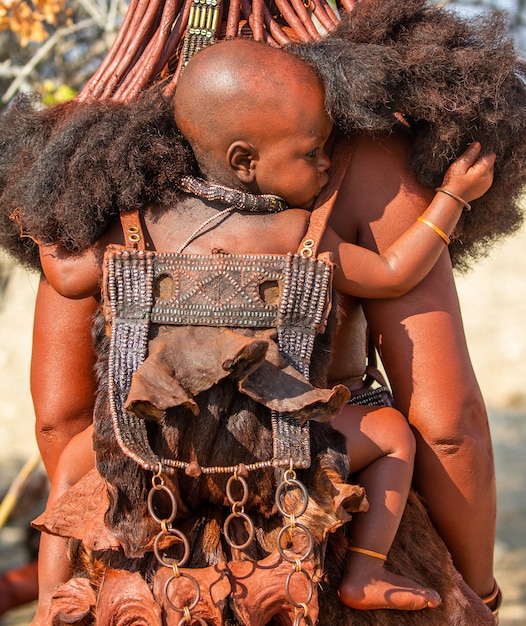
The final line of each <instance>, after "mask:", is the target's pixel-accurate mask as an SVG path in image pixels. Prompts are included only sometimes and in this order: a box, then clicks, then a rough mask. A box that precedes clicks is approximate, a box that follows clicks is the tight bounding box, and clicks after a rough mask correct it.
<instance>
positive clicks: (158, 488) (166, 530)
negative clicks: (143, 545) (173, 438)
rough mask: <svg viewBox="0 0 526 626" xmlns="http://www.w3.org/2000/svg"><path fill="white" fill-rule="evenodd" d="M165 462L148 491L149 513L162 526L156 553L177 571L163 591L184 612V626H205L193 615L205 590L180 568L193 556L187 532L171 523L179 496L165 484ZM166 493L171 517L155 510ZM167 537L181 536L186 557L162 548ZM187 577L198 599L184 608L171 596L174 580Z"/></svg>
mask: <svg viewBox="0 0 526 626" xmlns="http://www.w3.org/2000/svg"><path fill="white" fill-rule="evenodd" d="M162 470H163V468H162V465H161V464H159V466H158V469H157V472H156V473H155V474H154V475H153V476H152V488H151V489H150V491H149V493H148V513H149V514H150V515H151V517H152V519H154V520H155V521H156V522H157V523H158V524H159V525H160V526H161V530H160V531H159V533H158V534H157V536H156V537H155V541H154V543H153V553H154V555H155V558H156V559H157V562H158V563H159V565H161V566H162V567H168V568H170V569H171V570H172V571H173V575H172V576H170V578H168V580H167V581H166V583H165V585H164V588H163V594H164V599H165V601H166V603H167V604H168V605H169V606H170V607H171V608H172V609H173V610H174V611H176V612H177V613H181V614H182V615H183V617H182V618H181V620H180V621H179V624H178V626H183V624H190V623H191V622H192V621H194V622H195V621H197V622H198V623H199V624H201V626H207V623H206V622H205V621H204V620H203V619H201V618H200V617H197V616H193V615H192V613H191V611H193V609H195V607H196V606H197V604H198V603H199V600H200V599H201V589H200V587H199V583H198V582H197V580H196V579H195V578H194V577H193V576H191V575H190V574H188V573H186V572H182V571H181V570H180V569H179V568H180V567H182V566H183V565H184V564H185V563H186V562H187V561H188V559H189V557H190V542H189V541H188V538H187V537H186V535H185V534H184V533H182V532H181V531H180V530H177V529H176V528H172V526H171V524H172V522H173V521H174V520H175V517H176V515H177V501H176V499H175V496H174V494H173V493H172V492H171V491H170V489H168V487H166V485H165V484H164V478H163V477H162ZM160 493H163V494H164V495H165V496H167V497H168V499H169V501H170V514H169V515H168V517H159V515H158V514H157V513H156V510H155V498H156V496H157V495H158V494H160ZM166 537H177V538H178V539H180V541H181V543H182V544H183V547H184V553H183V556H182V557H181V558H180V559H174V558H171V557H167V556H166V555H165V554H163V553H162V552H161V550H160V548H159V543H160V542H161V540H162V539H165V538H166ZM181 578H187V579H188V580H189V581H190V582H191V583H192V584H193V585H194V587H195V598H194V599H193V601H192V602H191V603H190V604H188V605H184V606H183V607H179V606H176V605H175V604H174V603H173V602H172V601H171V600H170V596H169V593H168V592H169V588H170V585H171V584H172V583H174V582H175V581H177V580H179V579H181Z"/></svg>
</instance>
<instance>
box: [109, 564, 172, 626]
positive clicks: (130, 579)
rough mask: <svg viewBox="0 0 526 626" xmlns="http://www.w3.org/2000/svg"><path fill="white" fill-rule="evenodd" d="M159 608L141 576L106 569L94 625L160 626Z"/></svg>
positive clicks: (161, 622)
mask: <svg viewBox="0 0 526 626" xmlns="http://www.w3.org/2000/svg"><path fill="white" fill-rule="evenodd" d="M162 624H163V621H162V617H161V607H160V606H159V605H158V604H157V602H156V601H155V600H154V599H153V596H152V592H151V591H150V589H149V587H148V585H147V584H146V581H145V580H144V578H142V576H141V575H140V574H137V573H131V572H127V571H124V570H115V569H107V570H106V572H105V575H104V580H103V582H102V585H101V587H100V590H99V595H98V606H97V626H162Z"/></svg>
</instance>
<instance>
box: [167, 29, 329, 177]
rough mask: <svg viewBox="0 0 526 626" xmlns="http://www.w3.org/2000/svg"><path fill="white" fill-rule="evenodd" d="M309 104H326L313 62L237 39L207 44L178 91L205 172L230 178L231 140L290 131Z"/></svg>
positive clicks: (178, 113)
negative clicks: (229, 150)
mask: <svg viewBox="0 0 526 626" xmlns="http://www.w3.org/2000/svg"><path fill="white" fill-rule="evenodd" d="M320 103H321V104H320ZM306 106H309V107H313V106H314V107H320V106H321V107H323V89H322V86H321V81H320V79H319V78H318V76H317V74H316V72H315V71H314V69H313V68H312V67H310V66H309V65H307V64H306V63H305V62H304V61H302V60H301V59H299V58H298V57H296V56H294V55H293V54H291V53H289V52H286V51H284V50H281V49H279V48H272V47H270V46H268V45H266V44H264V43H260V42H256V41H253V40H248V39H233V40H227V41H223V42H221V43H217V44H214V45H212V46H210V47H208V48H205V49H204V50H203V51H201V52H199V53H198V54H197V55H196V56H195V57H194V58H192V60H191V61H190V63H189V64H188V65H187V67H186V68H185V70H184V71H183V73H182V74H181V77H180V79H179V83H178V85H177V89H176V93H175V121H176V123H177V126H178V127H179V129H180V130H181V132H182V133H183V135H184V136H185V137H186V139H187V140H188V142H189V143H190V145H191V146H192V149H193V150H194V153H195V155H196V158H197V161H198V163H199V166H200V168H201V170H202V173H203V174H204V175H205V176H212V177H214V178H215V179H216V180H218V179H220V178H223V179H224V178H225V177H226V178H229V177H230V180H231V182H232V178H231V172H230V170H229V165H228V159H227V151H228V149H229V146H231V145H232V143H234V142H236V141H238V140H241V141H245V142H248V143H250V144H253V143H255V142H257V141H259V140H267V139H268V140H271V136H272V133H274V134H276V133H278V132H279V133H283V132H287V129H288V128H289V127H290V130H291V131H292V130H293V129H294V125H295V123H296V120H297V118H298V115H301V110H302V108H304V107H306ZM265 135H268V137H267V138H265V137H264V136H265Z"/></svg>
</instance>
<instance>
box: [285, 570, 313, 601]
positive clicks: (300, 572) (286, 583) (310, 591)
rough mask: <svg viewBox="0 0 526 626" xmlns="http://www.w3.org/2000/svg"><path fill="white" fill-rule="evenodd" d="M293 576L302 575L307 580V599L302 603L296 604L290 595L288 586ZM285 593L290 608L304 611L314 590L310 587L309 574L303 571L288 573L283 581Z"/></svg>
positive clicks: (310, 579)
mask: <svg viewBox="0 0 526 626" xmlns="http://www.w3.org/2000/svg"><path fill="white" fill-rule="evenodd" d="M294 574H303V575H304V576H305V578H306V580H307V583H308V586H309V591H308V593H307V599H306V600H305V601H304V602H296V600H294V598H293V597H292V596H291V594H290V589H289V585H290V580H291V578H292V576H293V575H294ZM285 593H286V594H287V600H288V601H289V602H290V603H291V604H292V606H294V607H296V608H297V609H303V610H305V608H306V606H307V604H308V603H309V602H310V601H311V600H312V596H313V593H314V589H313V586H312V578H311V577H310V574H309V573H308V572H306V571H305V570H304V569H300V570H299V571H296V570H294V569H293V570H292V571H291V572H290V573H289V575H288V576H287V579H286V581H285Z"/></svg>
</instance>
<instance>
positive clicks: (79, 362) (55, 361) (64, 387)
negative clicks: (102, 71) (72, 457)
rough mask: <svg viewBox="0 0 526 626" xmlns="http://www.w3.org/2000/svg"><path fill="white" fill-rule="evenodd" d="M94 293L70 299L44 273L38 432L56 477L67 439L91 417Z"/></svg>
mask: <svg viewBox="0 0 526 626" xmlns="http://www.w3.org/2000/svg"><path fill="white" fill-rule="evenodd" d="M97 307H98V302H97V300H96V299H95V298H86V299H84V300H70V299H68V298H64V297H63V296H61V295H59V294H58V293H57V292H56V291H55V290H54V289H53V288H52V287H51V285H50V284H49V282H48V281H47V280H46V279H45V278H44V277H42V278H41V280H40V285H39V289H38V294H37V300H36V307H35V321H34V327H33V351H32V356H31V394H32V397H33V404H34V407H35V415H36V437H37V442H38V446H39V448H40V452H41V454H42V459H43V461H44V465H45V467H46V470H47V472H48V475H49V477H50V478H51V480H53V476H54V473H55V468H56V465H57V462H58V459H59V456H60V454H61V452H62V450H63V449H64V447H65V446H66V444H67V443H68V442H69V440H70V439H71V438H72V437H73V436H74V435H76V434H77V433H79V432H80V431H82V430H84V429H85V428H86V426H88V425H89V424H90V423H91V421H92V414H93V404H94V402H95V391H96V387H97V385H96V381H95V375H94V370H93V368H94V365H95V353H94V350H93V342H92V337H91V329H92V325H93V323H92V318H93V315H94V313H95V311H96V310H97Z"/></svg>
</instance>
